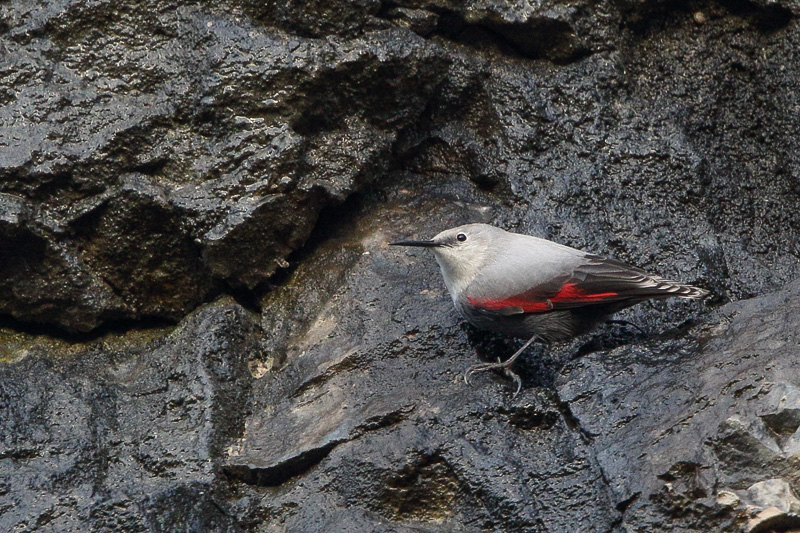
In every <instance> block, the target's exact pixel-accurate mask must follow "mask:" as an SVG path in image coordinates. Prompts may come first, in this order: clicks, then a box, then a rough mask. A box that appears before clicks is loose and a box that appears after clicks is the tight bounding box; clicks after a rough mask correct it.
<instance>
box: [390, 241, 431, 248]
mask: <svg viewBox="0 0 800 533" xmlns="http://www.w3.org/2000/svg"><path fill="white" fill-rule="evenodd" d="M389 245H390V246H423V247H425V248H433V247H435V246H441V244H439V243H438V242H436V241H399V242H390V243H389Z"/></svg>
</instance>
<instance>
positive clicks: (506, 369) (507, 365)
mask: <svg viewBox="0 0 800 533" xmlns="http://www.w3.org/2000/svg"><path fill="white" fill-rule="evenodd" d="M537 338H538V337H537V336H536V335H534V336H533V337H531V338H530V339H529V340H528V342H526V343H525V344H523V345H522V348H520V349H519V350H517V351H516V352H515V353H514V355H512V356H511V357H509V358H508V359H506V360H505V361H503V362H500V360H499V359H498V361H497V362H496V363H481V364H479V365H472V366H471V367H469V368H468V369H467V371H466V372H465V373H464V382H465V383H466V384H467V385H469V384H470V383H469V378H470V377H471V376H472V374H477V373H478V372H486V371H487V370H495V369H502V370H503V373H505V375H507V376H508V377H510V378H511V379H513V380H514V383H516V384H517V391H516V392H515V393H514V396H516V395H517V394H519V391H520V389H521V388H522V380H521V379H520V378H519V376H518V375H517V374H515V373H514V372H513V371H512V370H511V365H513V364H514V361H516V360H517V357H519V355H520V354H521V353H522V352H524V351H525V350H526V349H527V348H528V346H530V345H531V344H533V341H535V340H536V339H537ZM514 396H512V398H513V397H514Z"/></svg>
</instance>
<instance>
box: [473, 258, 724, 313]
mask: <svg viewBox="0 0 800 533" xmlns="http://www.w3.org/2000/svg"><path fill="white" fill-rule="evenodd" d="M570 270H571V271H570V272H568V273H565V274H563V275H560V276H556V277H553V278H550V279H548V280H547V281H546V282H545V283H537V284H534V285H533V286H530V287H529V288H528V289H527V290H524V291H517V292H516V293H515V294H514V293H512V294H510V295H507V296H500V297H495V298H486V297H485V295H480V296H476V297H469V296H468V297H467V299H468V301H469V303H470V305H472V306H473V307H475V308H478V309H480V310H482V311H485V312H491V313H498V314H502V315H514V314H523V313H545V312H548V311H557V310H563V309H573V308H576V307H584V306H588V305H597V304H603V303H610V302H619V301H623V300H642V299H647V298H657V297H662V296H680V297H683V298H695V299H698V298H702V297H703V296H705V295H706V294H708V291H706V290H704V289H699V288H697V287H692V286H690V285H684V284H682V283H678V282H675V281H671V280H668V279H665V278H661V277H658V276H654V275H652V274H649V273H648V272H646V271H644V270H642V269H640V268H636V267H633V266H630V265H627V264H625V263H622V262H621V261H617V260H615V259H606V258H603V257H600V256H597V255H592V254H585V255H583V256H582V257H581V260H580V261H579V262H577V264H575V265H573V266H572V267H571V269H570Z"/></svg>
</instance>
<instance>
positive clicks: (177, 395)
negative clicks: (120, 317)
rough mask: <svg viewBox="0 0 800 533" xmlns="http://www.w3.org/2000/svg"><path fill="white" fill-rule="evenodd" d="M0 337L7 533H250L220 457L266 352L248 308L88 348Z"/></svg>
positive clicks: (228, 307) (0, 524) (0, 483)
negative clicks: (255, 358)
mask: <svg viewBox="0 0 800 533" xmlns="http://www.w3.org/2000/svg"><path fill="white" fill-rule="evenodd" d="M0 335H2V340H3V352H2V355H3V360H4V361H5V362H4V364H3V365H2V367H0V373H1V374H2V376H1V377H0V402H1V403H2V411H3V417H2V419H0V426H2V428H1V429H2V431H0V509H2V512H1V513H0V529H2V530H3V531H13V530H15V529H16V530H20V531H86V530H90V529H91V530H96V531H176V530H188V531H241V530H242V528H241V526H240V525H239V524H238V523H237V521H236V520H234V519H233V518H232V517H231V512H230V511H229V508H230V506H231V504H230V503H228V502H227V501H226V498H227V495H226V494H225V491H224V487H225V477H224V476H222V475H221V473H220V468H219V464H220V462H219V461H220V458H221V457H222V456H223V455H224V449H225V447H226V445H227V441H228V439H229V438H230V437H231V436H233V435H236V434H238V433H240V432H241V431H242V430H243V426H242V421H243V418H242V416H243V414H244V413H245V412H246V410H247V405H248V394H249V389H250V383H251V377H250V373H249V371H248V359H249V357H250V356H251V355H252V354H253V353H257V352H258V348H259V344H258V339H259V328H258V324H257V323H255V322H254V321H253V320H252V318H251V316H250V315H249V314H248V313H247V312H246V311H244V310H243V309H242V308H241V307H239V306H238V305H236V304H234V303H230V302H220V303H218V304H215V305H213V306H209V307H206V308H204V309H201V310H199V311H197V312H196V313H194V314H193V315H191V316H189V317H187V318H186V319H185V320H184V322H183V323H182V324H181V326H180V327H179V328H178V329H175V330H173V331H170V330H142V331H139V332H135V331H132V332H129V333H128V334H127V335H125V336H114V335H111V336H108V337H100V338H97V339H94V340H88V341H86V342H82V343H68V342H64V341H58V340H53V339H49V338H47V337H41V336H32V335H14V334H13V333H12V332H10V331H8V330H2V331H0ZM55 354H58V355H55Z"/></svg>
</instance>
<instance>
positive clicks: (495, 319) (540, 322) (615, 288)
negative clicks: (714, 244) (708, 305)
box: [395, 224, 708, 341]
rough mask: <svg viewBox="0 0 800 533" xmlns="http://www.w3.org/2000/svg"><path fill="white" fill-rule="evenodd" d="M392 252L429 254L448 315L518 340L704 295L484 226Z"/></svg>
mask: <svg viewBox="0 0 800 533" xmlns="http://www.w3.org/2000/svg"><path fill="white" fill-rule="evenodd" d="M395 244H400V245H407V246H425V247H430V248H431V250H432V251H433V252H434V254H435V256H436V261H437V262H438V263H439V266H440V268H441V271H442V275H443V277H444V282H445V285H446V287H447V290H448V291H449V293H450V296H451V297H452V299H453V303H454V304H455V307H456V309H457V310H458V311H459V313H460V314H461V315H462V316H463V317H464V318H465V319H466V320H467V321H469V322H470V323H471V324H473V325H474V326H476V327H478V328H482V329H487V330H491V331H497V332H500V333H503V334H506V335H510V336H513V337H519V338H524V339H529V338H533V337H534V336H536V337H539V338H541V339H544V340H546V341H561V340H565V339H567V338H569V337H572V336H574V335H578V334H581V333H583V332H585V331H587V330H588V329H590V328H591V327H592V326H593V325H595V324H596V323H597V322H599V321H601V320H603V319H605V318H606V317H608V316H609V315H611V314H612V313H614V312H616V311H619V310H621V309H624V308H625V307H628V306H631V305H634V304H636V303H638V302H641V301H643V300H647V299H651V298H664V297H671V296H678V297H682V298H693V299H701V298H703V297H704V296H705V295H707V294H708V291H706V290H704V289H700V288H697V287H692V286H690V285H685V284H682V283H679V282H676V281H671V280H668V279H664V278H662V277H659V276H656V275H653V274H649V273H647V272H646V271H644V270H641V269H639V268H636V267H632V266H630V265H626V264H624V263H622V262H620V261H616V260H614V259H605V258H603V257H600V256H597V255H593V254H589V253H586V252H582V251H580V250H576V249H574V248H570V247H568V246H563V245H560V244H557V243H554V242H551V241H547V240H545V239H539V238H537V237H532V236H529V235H521V234H516V233H510V232H507V231H504V230H502V229H500V228H496V227H493V226H489V225H487V224H468V225H465V226H460V227H457V228H453V229H449V230H446V231H443V232H441V233H440V234H438V235H437V236H436V237H434V238H433V239H432V240H430V241H404V242H400V243H395Z"/></svg>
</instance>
